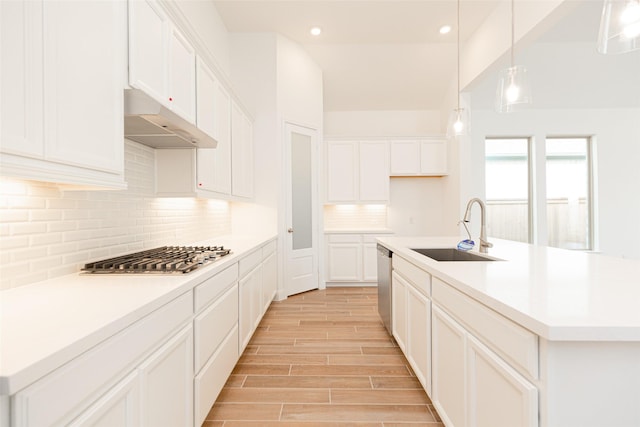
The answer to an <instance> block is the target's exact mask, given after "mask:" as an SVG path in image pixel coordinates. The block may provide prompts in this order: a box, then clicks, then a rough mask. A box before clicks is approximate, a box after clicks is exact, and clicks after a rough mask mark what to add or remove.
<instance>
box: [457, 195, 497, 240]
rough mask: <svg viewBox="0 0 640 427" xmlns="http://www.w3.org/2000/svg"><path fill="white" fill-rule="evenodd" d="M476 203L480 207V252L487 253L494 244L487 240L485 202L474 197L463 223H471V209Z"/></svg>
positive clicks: (465, 213) (468, 205) (468, 204)
mask: <svg viewBox="0 0 640 427" xmlns="http://www.w3.org/2000/svg"><path fill="white" fill-rule="evenodd" d="M474 203H477V204H478V206H480V252H484V253H486V252H487V251H488V249H489V248H491V247H493V243H491V242H489V241H488V240H487V223H486V219H485V209H486V207H485V205H484V202H483V201H482V200H480V199H479V198H477V197H474V198H473V199H471V200H469V203H467V209H466V211H465V212H464V219H463V221H464V222H470V221H471V207H472V206H473V204H474Z"/></svg>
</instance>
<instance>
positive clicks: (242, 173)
mask: <svg viewBox="0 0 640 427" xmlns="http://www.w3.org/2000/svg"><path fill="white" fill-rule="evenodd" d="M253 168H254V165H253V125H252V123H251V121H250V120H249V118H248V117H247V116H246V115H245V113H244V112H243V111H242V109H240V107H239V106H238V104H236V103H235V102H233V101H231V194H232V195H233V196H238V197H246V198H251V197H253Z"/></svg>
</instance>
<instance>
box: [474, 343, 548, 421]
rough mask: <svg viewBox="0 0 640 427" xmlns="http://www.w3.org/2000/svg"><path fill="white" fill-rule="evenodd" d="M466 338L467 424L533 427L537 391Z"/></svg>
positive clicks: (508, 367) (535, 416)
mask: <svg viewBox="0 0 640 427" xmlns="http://www.w3.org/2000/svg"><path fill="white" fill-rule="evenodd" d="M467 340H468V371H467V372H468V382H467V402H468V404H469V421H468V425H469V426H473V427H475V426H478V427H482V426H495V427H510V426H523V427H535V426H537V425H538V390H537V389H536V387H535V386H534V385H533V384H531V383H529V382H528V381H527V380H526V379H524V378H523V377H522V376H521V375H520V374H518V373H517V372H516V371H515V370H514V369H513V368H511V367H510V366H509V365H507V364H506V363H505V362H504V361H503V360H502V359H501V358H500V357H498V356H497V355H496V354H495V353H493V352H492V351H491V350H489V349H488V348H487V347H485V346H484V345H483V344H481V343H480V342H479V341H478V340H477V339H475V338H474V337H472V336H468V337H467Z"/></svg>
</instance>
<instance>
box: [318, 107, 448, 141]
mask: <svg viewBox="0 0 640 427" xmlns="http://www.w3.org/2000/svg"><path fill="white" fill-rule="evenodd" d="M442 129H443V128H442V126H441V115H440V111H435V110H423V111H327V112H325V113H324V134H325V136H327V137H347V138H348V137H355V138H357V137H363V136H374V137H377V136H380V137H385V136H415V135H440V134H442Z"/></svg>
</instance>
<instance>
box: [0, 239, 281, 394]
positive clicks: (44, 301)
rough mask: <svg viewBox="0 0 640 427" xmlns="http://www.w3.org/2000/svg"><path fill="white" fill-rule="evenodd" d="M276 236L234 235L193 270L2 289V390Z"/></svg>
mask: <svg viewBox="0 0 640 427" xmlns="http://www.w3.org/2000/svg"><path fill="white" fill-rule="evenodd" d="M273 239H275V235H274V236H262V237H238V236H226V237H216V238H214V239H211V240H210V241H209V240H203V241H200V242H186V243H185V244H191V245H203V246H206V245H224V246H225V247H228V248H230V249H231V250H232V253H231V254H230V255H227V256H225V257H223V258H221V259H220V260H218V261H215V262H213V263H211V264H208V265H206V266H203V267H201V268H199V269H197V270H194V271H193V272H191V273H188V274H181V275H173V274H169V275H165V274H141V275H138V274H79V273H78V274H71V275H67V276H63V277H59V278H56V279H52V280H47V281H43V282H38V283H34V284H32V285H27V286H21V287H18V288H14V289H9V290H5V291H2V292H0V395H3V394H12V393H14V392H15V391H17V390H20V389H21V388H23V387H25V386H26V385H28V384H30V383H31V382H32V381H34V380H36V379H38V378H40V377H42V376H43V375H46V374H47V373H49V372H51V371H52V370H54V369H56V368H57V367H59V366H61V365H62V364H64V363H66V362H68V361H69V360H71V359H73V358H74V357H76V356H78V355H80V354H81V353H83V352H84V351H86V350H88V349H89V348H91V347H93V346H95V345H96V344H98V343H100V342H101V341H103V340H105V339H107V338H109V337H110V336H112V335H114V334H115V333H117V332H119V331H121V330H123V329H124V328H126V327H127V326H129V325H131V324H132V323H134V322H136V321H137V320H139V319H141V318H142V317H144V316H146V315H147V314H149V313H151V312H152V311H154V310H156V309H158V308H160V307H161V306H163V305H164V304H166V303H168V302H169V301H171V300H173V299H174V298H176V297H177V296H179V295H181V294H183V293H185V292H188V291H190V290H191V289H192V288H193V287H194V286H196V285H197V284H199V283H201V282H203V281H204V280H206V279H207V278H209V277H211V276H212V275H214V274H216V273H218V272H220V271H222V270H224V269H225V268H227V267H229V266H231V265H232V264H234V263H235V262H237V261H238V260H239V259H240V258H242V257H243V256H244V255H247V254H248V253H250V252H251V251H253V250H254V249H257V248H259V247H260V246H262V245H263V244H265V243H267V242H269V241H270V240H273Z"/></svg>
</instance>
